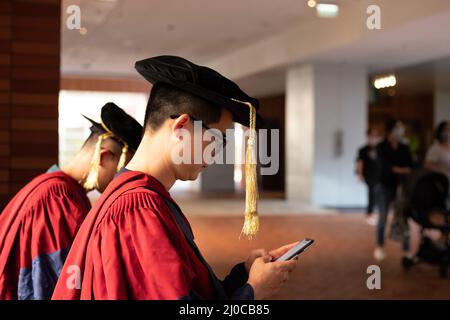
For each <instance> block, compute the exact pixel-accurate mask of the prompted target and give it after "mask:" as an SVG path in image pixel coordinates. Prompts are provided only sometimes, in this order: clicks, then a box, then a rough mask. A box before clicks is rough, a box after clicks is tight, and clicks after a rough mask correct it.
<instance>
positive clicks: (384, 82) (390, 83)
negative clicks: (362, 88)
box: [373, 74, 397, 89]
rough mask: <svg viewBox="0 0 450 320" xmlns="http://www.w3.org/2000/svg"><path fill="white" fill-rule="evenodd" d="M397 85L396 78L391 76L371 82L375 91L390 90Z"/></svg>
mask: <svg viewBox="0 0 450 320" xmlns="http://www.w3.org/2000/svg"><path fill="white" fill-rule="evenodd" d="M396 84H397V78H396V77H395V76H394V75H393V74H392V75H389V76H385V77H378V78H376V79H375V80H374V81H373V86H374V87H375V88H376V89H383V88H390V87H394V86H395V85H396Z"/></svg>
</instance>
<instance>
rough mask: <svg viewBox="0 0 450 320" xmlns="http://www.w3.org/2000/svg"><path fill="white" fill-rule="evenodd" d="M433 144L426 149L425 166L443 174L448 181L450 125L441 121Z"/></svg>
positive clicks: (449, 176) (449, 174) (449, 171)
mask: <svg viewBox="0 0 450 320" xmlns="http://www.w3.org/2000/svg"><path fill="white" fill-rule="evenodd" d="M435 139H436V140H435V143H434V144H433V145H432V146H431V147H430V149H428V151H427V155H426V158H425V166H426V167H427V168H429V169H431V170H433V171H437V172H440V173H443V174H445V175H446V176H447V178H448V179H449V180H450V123H449V122H447V121H442V122H441V123H440V124H439V125H438V126H437V128H436V132H435Z"/></svg>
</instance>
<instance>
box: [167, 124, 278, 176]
mask: <svg viewBox="0 0 450 320" xmlns="http://www.w3.org/2000/svg"><path fill="white" fill-rule="evenodd" d="M201 123H202V122H201V121H197V120H196V121H194V130H193V133H194V134H192V133H191V131H189V130H187V129H178V131H177V135H178V137H179V139H180V140H181V141H182V143H180V144H179V145H178V147H177V148H174V149H173V151H172V154H171V158H172V161H173V163H175V164H203V165H211V164H238V165H240V164H245V160H246V157H245V148H242V149H241V150H238V151H239V152H241V155H240V157H236V154H235V143H234V139H235V135H236V130H235V129H227V130H226V132H225V134H223V133H222V132H221V131H220V130H218V129H207V130H205V129H204V128H203V126H202V124H201ZM249 135H250V129H248V130H246V131H245V132H244V135H243V141H247V138H248V137H249ZM254 136H255V138H256V141H255V142H256V143H255V146H254V149H253V152H254V154H253V155H252V156H251V159H254V161H253V164H257V163H258V164H260V165H261V166H260V172H261V175H274V174H276V173H277V172H278V170H279V167H280V132H279V130H278V129H270V130H269V129H260V130H258V131H256V132H255V134H254ZM269 145H270V150H268V149H269V148H268V146H269ZM269 151H270V152H269ZM257 160H259V161H257Z"/></svg>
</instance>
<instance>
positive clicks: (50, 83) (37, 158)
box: [0, 0, 61, 209]
mask: <svg viewBox="0 0 450 320" xmlns="http://www.w3.org/2000/svg"><path fill="white" fill-rule="evenodd" d="M60 17H61V1H60V0H1V1H0V209H1V208H3V207H4V205H5V204H6V203H7V202H8V201H9V200H10V199H11V197H12V196H13V195H14V193H15V192H17V191H18V190H20V188H22V187H23V185H25V184H26V183H27V182H28V181H30V180H31V179H32V178H33V177H35V176H36V175H38V174H39V173H42V172H44V171H45V170H46V169H47V168H48V167H49V166H51V165H52V164H54V163H57V161H58V94H59V85H60V72H59V69H60V49H61V48H60V24H61V21H60V19H61V18H60Z"/></svg>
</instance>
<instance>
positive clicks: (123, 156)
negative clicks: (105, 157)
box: [117, 143, 128, 172]
mask: <svg viewBox="0 0 450 320" xmlns="http://www.w3.org/2000/svg"><path fill="white" fill-rule="evenodd" d="M127 152H128V145H127V144H126V143H124V145H123V148H122V153H121V155H120V159H119V163H118V164H117V172H119V171H120V169H122V168H123V167H125V162H126V161H127Z"/></svg>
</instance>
